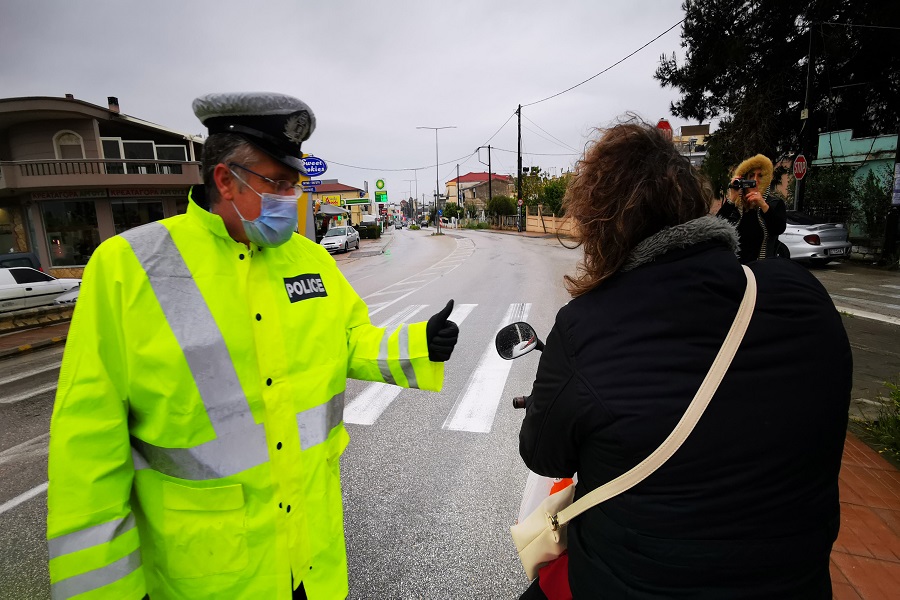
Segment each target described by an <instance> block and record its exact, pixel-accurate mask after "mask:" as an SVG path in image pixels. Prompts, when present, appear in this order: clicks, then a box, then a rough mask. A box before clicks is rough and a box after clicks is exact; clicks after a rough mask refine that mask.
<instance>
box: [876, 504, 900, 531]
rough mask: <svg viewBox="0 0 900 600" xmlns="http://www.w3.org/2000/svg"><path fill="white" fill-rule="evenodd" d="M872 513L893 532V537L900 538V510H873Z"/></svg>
mask: <svg viewBox="0 0 900 600" xmlns="http://www.w3.org/2000/svg"><path fill="white" fill-rule="evenodd" d="M872 512H874V513H875V514H876V515H878V516H879V517H881V520H882V521H884V523H885V525H887V526H888V528H889V529H890V530H891V531H893V532H894V535H896V536H897V537H900V510H885V509H883V508H873V509H872Z"/></svg>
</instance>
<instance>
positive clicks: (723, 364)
mask: <svg viewBox="0 0 900 600" xmlns="http://www.w3.org/2000/svg"><path fill="white" fill-rule="evenodd" d="M744 274H745V275H746V276H747V289H746V290H745V291H744V299H743V300H741V305H740V306H739V307H738V312H737V316H736V317H735V318H734V322H733V323H732V324H731V329H730V330H729V331H728V335H727V336H726V338H725V342H724V343H723V344H722V347H721V348H720V349H719V354H718V355H717V356H716V360H715V361H713V364H712V367H711V368H710V369H709V372H708V373H707V374H706V378H705V379H704V380H703V383H702V384H700V389H699V390H697V393H696V394H695V395H694V399H693V400H691V404H690V406H688V408H687V411H686V412H685V413H684V415H683V416H682V417H681V420H680V421H679V422H678V425H676V426H675V429H674V430H672V433H670V434H669V437H667V438H666V439H665V441H664V442H663V443H662V444H661V445H660V446H659V448H657V449H656V450H654V451H653V453H652V454H651V455H650V456H648V457H647V458H645V459H644V460H643V461H642V462H641V463H640V464H638V465H637V466H636V467H634V468H633V469H631V470H629V471H627V472H626V473H623V474H622V475H619V476H618V477H616V478H615V479H613V480H612V481H609V482H607V483H605V484H603V485H601V486H600V487H598V488H596V489H595V490H593V491H591V492H590V493H588V494H586V495H585V496H583V497H582V498H581V499H579V500H578V502H575V503H573V504H570V505H569V506H568V507H566V508H565V509H564V510H561V511H560V512H559V514H558V515H556V519H555V522H556V523H558V524H559V525H560V526H561V525H564V524H566V523H568V522H569V521H571V520H572V519H574V518H575V517H577V516H578V515H580V514H581V513H583V512H584V511H586V510H587V509H589V508H591V507H593V506H596V505H597V504H600V503H601V502H604V501H605V500H608V499H610V498H612V497H613V496H617V495H618V494H621V493H622V492H624V491H626V490H628V489H630V488H632V487H634V486H635V485H637V484H638V483H640V482H641V481H643V480H644V479H645V478H646V477H647V476H649V475H650V474H651V473H653V472H654V471H656V470H657V469H658V468H659V467H661V466H662V465H663V464H664V463H665V462H666V461H667V460H669V458H671V457H672V455H673V454H675V451H676V450H678V448H679V447H681V444H682V443H683V442H684V440H686V439H687V437H688V435H690V433H691V431H693V430H694V426H695V425H696V424H697V421H699V420H700V417H701V416H702V415H703V411H704V410H706V407H707V406H708V405H709V401H710V400H711V399H712V397H713V396H714V395H715V393H716V389H718V387H719V383H721V382H722V378H723V377H724V376H725V372H726V371H727V370H728V367H729V365H731V359H733V358H734V355H735V353H736V352H737V349H738V346H740V345H741V340H742V339H743V338H744V332H746V331H747V325H749V323H750V317H751V316H753V307H754V306H756V278H755V277H754V276H753V271H751V270H750V269H748V268H747V267H746V266H744Z"/></svg>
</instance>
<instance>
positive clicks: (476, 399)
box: [443, 304, 531, 433]
mask: <svg viewBox="0 0 900 600" xmlns="http://www.w3.org/2000/svg"><path fill="white" fill-rule="evenodd" d="M530 309H531V304H510V305H509V310H507V311H506V315H505V316H504V317H503V321H502V322H501V324H500V327H498V328H497V331H499V330H500V329H501V328H503V327H504V326H505V325H508V324H510V323H514V322H516V321H524V320H526V319H527V318H528V311H529V310H530ZM510 369H512V361H511V360H503V359H502V358H500V355H499V354H497V349H496V348H495V347H494V339H493V337H492V338H491V341H490V342H488V345H487V348H485V350H484V352H483V353H482V355H481V360H479V361H478V366H477V367H476V368H475V371H473V372H472V375H471V376H469V381H468V382H467V383H466V387H465V388H464V389H463V392H462V393H461V394H460V395H459V398H458V399H457V401H456V404H454V405H453V409H452V410H451V411H450V414H449V415H447V419H446V420H445V421H444V424H443V428H444V429H450V430H453V431H471V432H474V433H490V431H491V426H492V425H493V424H494V416H495V415H496V414H497V407H498V406H499V405H500V398H501V396H502V395H503V388H504V387H506V380H507V378H508V377H509V371H510Z"/></svg>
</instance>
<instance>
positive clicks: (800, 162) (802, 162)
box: [794, 154, 806, 181]
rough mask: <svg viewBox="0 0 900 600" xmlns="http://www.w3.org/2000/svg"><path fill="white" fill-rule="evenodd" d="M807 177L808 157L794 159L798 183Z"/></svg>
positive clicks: (795, 175) (801, 156)
mask: <svg viewBox="0 0 900 600" xmlns="http://www.w3.org/2000/svg"><path fill="white" fill-rule="evenodd" d="M805 176H806V157H805V156H803V155H802V154H801V155H800V156H798V157H797V158H795V159H794V177H795V178H796V179H797V181H799V180H801V179H803V178H804V177H805Z"/></svg>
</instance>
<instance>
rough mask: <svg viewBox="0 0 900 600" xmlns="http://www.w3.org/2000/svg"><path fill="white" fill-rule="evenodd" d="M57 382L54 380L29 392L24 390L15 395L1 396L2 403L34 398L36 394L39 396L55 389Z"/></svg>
mask: <svg viewBox="0 0 900 600" xmlns="http://www.w3.org/2000/svg"><path fill="white" fill-rule="evenodd" d="M56 384H57V382H56V381H54V382H53V383H47V384H44V385H42V386H41V387H38V388H34V389H31V390H28V391H27V392H22V393H21V394H17V395H15V396H9V397H7V398H0V404H15V403H16V402H22V401H23V400H28V399H29V398H34V397H35V396H39V395H41V394H44V393H46V392H49V391H51V390H55V389H56Z"/></svg>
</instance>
